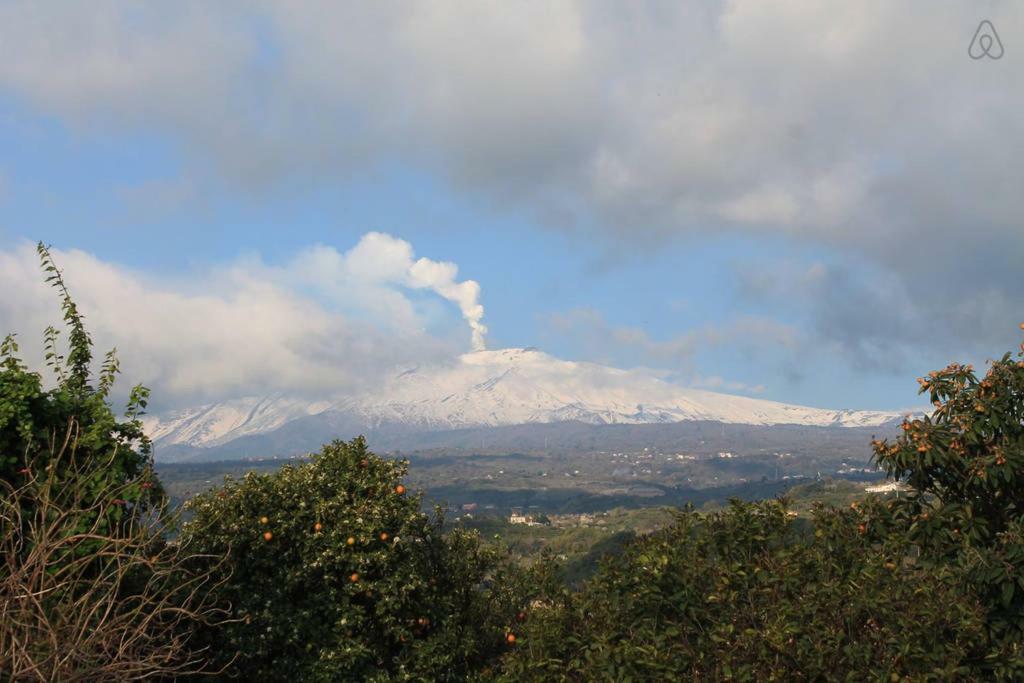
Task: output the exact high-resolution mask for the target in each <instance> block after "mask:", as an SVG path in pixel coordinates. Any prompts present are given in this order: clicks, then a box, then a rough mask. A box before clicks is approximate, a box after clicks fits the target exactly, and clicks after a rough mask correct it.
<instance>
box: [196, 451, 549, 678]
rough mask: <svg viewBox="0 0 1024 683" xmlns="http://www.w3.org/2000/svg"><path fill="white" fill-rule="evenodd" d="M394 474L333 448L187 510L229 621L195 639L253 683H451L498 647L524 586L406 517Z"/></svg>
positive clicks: (429, 524) (407, 499) (492, 558)
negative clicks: (402, 682) (217, 562)
mask: <svg viewBox="0 0 1024 683" xmlns="http://www.w3.org/2000/svg"><path fill="white" fill-rule="evenodd" d="M405 471H406V464H405V463H404V462H400V461H394V460H386V459H381V458H378V457H376V456H375V455H373V454H372V453H370V452H369V451H368V450H367V448H366V443H365V441H364V440H363V439H362V438H358V439H355V440H353V441H351V442H348V443H345V442H341V441H335V442H333V443H331V444H328V445H326V446H324V447H323V449H322V451H321V452H320V453H319V454H318V455H315V456H313V457H312V459H311V461H310V462H308V463H306V464H301V465H295V466H286V467H284V468H283V469H282V470H280V471H278V472H276V473H273V474H266V475H257V474H254V473H250V474H248V475H246V476H245V477H244V478H243V479H241V480H238V481H230V480H229V481H228V482H226V483H225V485H224V486H223V487H222V488H219V489H216V490H213V491H209V492H207V493H204V494H201V495H199V496H197V497H196V498H194V499H193V500H192V501H190V502H189V509H190V510H191V511H192V512H193V513H194V515H195V516H194V519H193V520H192V521H191V522H189V523H188V524H187V525H186V526H185V528H184V531H183V537H184V538H185V539H187V540H188V541H189V542H190V543H194V544H196V547H197V548H198V549H200V550H201V551H202V552H203V553H205V554H207V555H210V556H224V557H226V558H227V562H226V564H225V565H224V569H225V571H230V572H231V574H230V576H227V575H225V582H224V583H223V585H222V586H221V587H220V589H219V590H218V591H217V598H218V599H219V600H220V601H221V603H222V604H225V605H230V608H231V611H232V615H233V616H234V617H235V618H237V619H238V620H239V621H237V622H235V623H232V624H227V625H225V626H224V627H221V628H218V629H212V630H210V631H209V632H208V633H207V638H208V643H209V644H210V646H211V648H212V651H213V652H215V653H218V654H219V655H220V656H221V658H222V659H221V661H224V660H225V659H229V658H231V657H234V656H235V654H236V653H237V660H236V661H235V663H234V665H233V667H232V672H233V673H235V674H238V675H242V676H245V677H249V678H253V679H257V680H283V679H292V680H303V681H306V680H311V681H315V680H372V679H385V678H389V677H397V678H417V679H429V680H460V679H462V678H464V677H465V676H466V675H467V674H468V673H470V672H472V671H475V670H478V669H480V668H481V667H484V666H486V665H487V664H488V662H490V661H492V660H494V659H495V658H496V657H497V656H499V655H500V654H501V653H502V652H503V651H504V649H505V647H506V645H505V635H506V633H507V632H508V628H509V625H510V624H511V623H512V622H513V620H514V618H515V616H516V615H517V613H518V612H519V611H520V610H521V609H522V607H523V605H524V603H525V600H526V597H525V596H526V594H527V593H528V589H529V584H528V578H527V577H526V575H525V574H522V573H520V572H519V571H517V570H516V569H515V568H514V567H512V566H511V565H509V564H508V563H506V562H504V561H503V559H502V555H501V554H500V553H499V552H498V551H496V550H493V549H488V548H485V547H484V546H482V545H481V543H480V541H479V539H478V537H477V536H476V535H475V534H471V533H468V532H465V531H462V530H458V529H456V530H454V531H452V532H451V533H450V534H448V535H445V534H442V533H441V517H440V514H439V513H438V514H437V515H435V516H434V517H433V518H431V517H429V516H428V515H426V514H424V513H422V512H421V511H420V505H421V501H420V498H419V497H418V496H414V495H411V494H410V493H409V492H408V491H406V490H405V488H404V485H403V484H402V476H403V475H404V474H405Z"/></svg>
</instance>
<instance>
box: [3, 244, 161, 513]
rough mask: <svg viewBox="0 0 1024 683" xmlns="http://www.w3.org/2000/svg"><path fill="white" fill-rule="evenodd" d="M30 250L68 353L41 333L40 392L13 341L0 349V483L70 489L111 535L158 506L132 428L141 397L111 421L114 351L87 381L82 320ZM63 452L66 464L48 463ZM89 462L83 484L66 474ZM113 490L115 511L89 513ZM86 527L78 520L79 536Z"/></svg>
mask: <svg viewBox="0 0 1024 683" xmlns="http://www.w3.org/2000/svg"><path fill="white" fill-rule="evenodd" d="M37 249H38V252H39V257H40V260H41V262H42V267H43V270H44V272H45V273H47V274H48V275H47V278H46V279H47V281H48V282H49V283H51V284H52V285H53V287H54V288H55V289H56V290H57V292H58V294H59V296H60V299H61V309H62V311H63V314H64V323H65V326H66V328H67V331H68V349H67V353H66V355H65V354H62V353H60V351H59V349H58V338H59V334H60V333H59V331H58V330H57V329H55V328H53V327H49V328H47V329H46V332H45V335H44V336H45V358H46V363H47V365H49V367H50V368H51V369H52V370H53V372H54V375H55V379H56V386H54V387H53V388H52V389H46V388H44V386H43V378H42V377H41V376H40V375H39V374H38V373H36V372H30V371H29V370H28V369H27V368H26V366H25V364H24V363H23V362H22V361H21V359H20V358H19V357H18V344H17V343H16V341H15V337H14V335H13V334H10V335H8V336H7V337H6V338H5V339H4V340H3V342H2V343H0V481H2V482H6V483H7V485H8V486H9V487H10V488H11V489H12V490H15V491H18V490H21V485H22V484H23V483H24V482H26V481H28V480H29V479H31V478H33V477H36V478H46V479H49V478H51V477H52V478H53V479H54V481H56V482H58V483H60V482H63V483H64V484H65V485H68V486H74V487H76V490H77V491H78V492H79V493H81V495H82V496H83V501H82V502H83V506H82V512H83V514H85V513H86V511H94V512H95V513H97V514H100V513H101V515H100V519H99V520H98V524H99V526H98V530H99V531H101V532H106V531H111V530H113V529H114V528H115V527H117V526H119V525H130V524H131V523H132V520H133V519H135V518H137V517H142V516H145V515H147V514H149V513H150V512H151V511H152V510H154V509H155V508H156V507H159V505H160V504H161V501H162V500H163V492H162V489H161V487H160V483H159V481H158V480H157V479H156V478H155V477H154V476H153V475H152V456H151V452H150V451H151V449H150V444H149V440H148V439H147V438H146V436H145V433H144V432H143V428H142V423H141V421H140V420H139V416H140V415H141V414H142V411H143V410H144V409H145V407H146V402H147V400H148V397H149V392H148V391H147V390H146V389H145V388H144V387H142V386H136V387H134V388H133V389H132V390H131V392H130V393H129V397H128V407H127V410H126V412H125V419H123V420H122V419H119V418H118V417H117V416H116V415H115V414H114V412H113V410H112V409H111V407H110V404H109V402H108V399H109V397H110V392H111V390H112V388H113V385H114V378H115V377H116V375H117V374H118V372H119V365H118V361H117V356H116V354H115V351H113V350H112V351H110V352H109V353H108V354H107V355H106V358H105V360H104V362H103V363H102V366H101V369H100V373H99V376H98V377H97V378H95V380H94V378H93V376H92V368H91V364H92V360H93V357H92V339H91V338H90V336H89V334H88V332H87V331H86V329H85V323H84V316H83V315H82V313H81V312H80V311H79V310H78V307H77V305H76V304H75V303H74V301H72V299H71V296H70V294H69V293H68V289H67V287H66V285H65V283H64V278H63V276H62V274H61V271H60V270H58V269H57V266H56V265H55V264H54V262H53V259H52V257H51V256H50V252H49V250H48V249H47V248H46V247H45V246H44V245H43V244H42V243H40V244H39V245H38V247H37ZM65 450H66V451H67V452H68V454H69V456H70V457H67V458H63V459H58V458H56V454H57V453H63V452H65ZM92 461H96V462H103V467H102V468H100V467H92V468H89V472H90V474H89V478H88V479H82V478H81V473H80V471H72V470H70V469H68V468H69V463H71V462H76V463H79V464H81V465H85V464H88V463H90V462H92ZM114 488H117V489H119V490H120V491H121V494H120V496H119V500H121V501H123V503H122V504H120V505H115V506H109V505H94V504H97V503H100V502H101V498H102V496H103V495H106V493H107V492H109V491H110V490H111V489H114ZM32 502H33V501H32V499H31V498H26V499H25V500H23V504H25V505H31V504H32ZM26 512H27V513H29V514H30V513H31V511H28V510H26ZM89 514H92V513H89ZM93 522H94V520H91V519H87V518H85V517H83V518H82V519H81V524H82V528H85V527H87V526H91V525H92V524H93Z"/></svg>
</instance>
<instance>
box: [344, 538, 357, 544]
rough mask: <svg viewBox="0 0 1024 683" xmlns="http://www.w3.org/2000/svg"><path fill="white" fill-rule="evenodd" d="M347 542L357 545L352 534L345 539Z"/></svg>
mask: <svg viewBox="0 0 1024 683" xmlns="http://www.w3.org/2000/svg"><path fill="white" fill-rule="evenodd" d="M345 543H347V544H349V545H355V544H356V539H355V538H353V537H352V536H349V537H348V538H347V539H346V540H345Z"/></svg>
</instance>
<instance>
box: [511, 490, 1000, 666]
mask: <svg viewBox="0 0 1024 683" xmlns="http://www.w3.org/2000/svg"><path fill="white" fill-rule="evenodd" d="M858 519H859V513H857V512H854V511H836V510H833V509H827V508H820V509H819V510H818V511H817V513H816V517H815V520H814V529H813V531H812V530H810V529H809V528H808V527H807V525H806V524H803V523H801V522H800V521H799V520H794V519H792V518H791V517H789V516H788V515H787V514H786V510H785V507H784V504H783V503H781V502H768V503H761V504H743V503H739V502H733V503H732V506H731V507H730V508H729V509H728V510H727V511H725V512H722V513H715V514H710V515H706V516H704V515H700V514H697V513H694V512H692V511H685V512H682V513H680V516H679V519H678V521H677V522H676V523H675V524H674V525H673V526H671V527H670V528H667V529H664V530H662V531H659V532H655V533H653V534H651V535H650V536H647V537H644V538H642V539H640V540H638V541H637V542H636V543H635V544H633V545H632V546H630V547H629V548H628V549H627V551H626V552H625V553H624V554H622V555H621V556H617V557H612V558H609V559H608V560H607V561H606V562H605V563H604V564H603V565H602V567H601V569H600V570H599V572H598V573H597V575H596V576H595V577H594V578H593V579H592V580H591V581H589V582H588V583H587V584H585V585H584V587H583V589H582V590H581V592H580V593H579V594H577V595H571V594H568V593H562V594H560V595H556V596H553V598H552V599H551V600H550V601H549V602H548V606H547V608H546V609H537V610H534V611H533V612H532V614H531V617H530V621H529V622H528V624H527V628H526V629H525V631H524V632H523V634H522V635H523V637H522V638H521V639H520V640H519V642H518V644H517V648H516V652H515V653H514V654H512V655H510V656H509V657H508V659H507V661H506V663H505V664H506V666H505V670H504V673H503V679H504V680H510V681H521V680H538V681H539V680H608V681H612V680H616V681H619V680H719V679H736V680H833V679H839V678H845V677H847V676H849V675H850V674H852V673H854V672H856V675H857V677H859V678H865V679H883V678H884V679H888V678H889V677H890V676H896V677H897V678H899V677H903V676H911V677H914V678H917V677H928V676H931V677H938V678H952V677H956V676H957V675H963V674H964V673H966V672H967V671H968V669H967V668H966V665H965V662H966V661H967V660H969V659H970V658H971V657H972V656H975V655H976V653H977V652H978V651H979V647H980V643H981V642H982V640H983V639H982V636H981V631H982V623H981V619H982V616H983V615H982V612H981V610H980V609H979V607H978V605H977V604H976V602H974V601H973V600H972V599H971V597H970V596H969V595H965V594H964V593H963V591H961V590H960V588H959V585H958V582H957V575H956V573H955V572H953V571H951V570H947V569H940V568H931V567H929V568H923V567H921V566H918V565H916V564H915V563H914V562H912V560H911V558H908V557H907V556H906V554H905V547H904V546H903V545H902V544H901V543H899V542H898V541H897V542H894V543H876V542H874V541H872V540H869V539H868V538H867V535H866V534H865V533H862V531H863V529H862V527H860V526H859V524H858V522H857V520H858Z"/></svg>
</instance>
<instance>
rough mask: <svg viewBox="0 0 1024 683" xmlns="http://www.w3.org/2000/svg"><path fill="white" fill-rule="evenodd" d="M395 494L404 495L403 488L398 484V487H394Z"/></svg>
mask: <svg viewBox="0 0 1024 683" xmlns="http://www.w3.org/2000/svg"><path fill="white" fill-rule="evenodd" d="M395 493H397V494H398V495H400V496H401V495H405V487H404V486H402V485H401V484H399V485H398V486H396V487H395Z"/></svg>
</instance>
